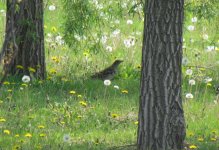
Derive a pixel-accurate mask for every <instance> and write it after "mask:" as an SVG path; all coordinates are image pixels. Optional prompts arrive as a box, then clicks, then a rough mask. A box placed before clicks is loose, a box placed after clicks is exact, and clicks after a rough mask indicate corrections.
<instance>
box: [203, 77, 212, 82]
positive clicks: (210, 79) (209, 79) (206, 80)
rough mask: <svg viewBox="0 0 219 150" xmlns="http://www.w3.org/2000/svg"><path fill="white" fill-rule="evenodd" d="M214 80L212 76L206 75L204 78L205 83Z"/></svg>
mask: <svg viewBox="0 0 219 150" xmlns="http://www.w3.org/2000/svg"><path fill="white" fill-rule="evenodd" d="M212 80H213V79H212V78H210V77H206V78H205V79H204V82H205V83H209V82H211V81H212Z"/></svg>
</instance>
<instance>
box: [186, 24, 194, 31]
mask: <svg viewBox="0 0 219 150" xmlns="http://www.w3.org/2000/svg"><path fill="white" fill-rule="evenodd" d="M187 28H188V30H189V31H193V30H195V26H193V25H189V26H188V27H187Z"/></svg>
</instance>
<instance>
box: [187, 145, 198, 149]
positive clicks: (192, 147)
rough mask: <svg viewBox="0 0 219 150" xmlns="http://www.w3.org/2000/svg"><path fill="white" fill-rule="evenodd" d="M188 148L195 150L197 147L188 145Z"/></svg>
mask: <svg viewBox="0 0 219 150" xmlns="http://www.w3.org/2000/svg"><path fill="white" fill-rule="evenodd" d="M189 148H190V149H197V146H195V145H190V146H189Z"/></svg>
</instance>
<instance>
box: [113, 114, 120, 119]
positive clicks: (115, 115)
mask: <svg viewBox="0 0 219 150" xmlns="http://www.w3.org/2000/svg"><path fill="white" fill-rule="evenodd" d="M111 116H112V118H117V117H119V115H118V114H112V115H111Z"/></svg>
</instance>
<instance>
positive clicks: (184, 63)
mask: <svg viewBox="0 0 219 150" xmlns="http://www.w3.org/2000/svg"><path fill="white" fill-rule="evenodd" d="M188 63H189V60H188V58H187V57H183V58H182V65H184V66H186V65H187V64H188Z"/></svg>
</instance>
